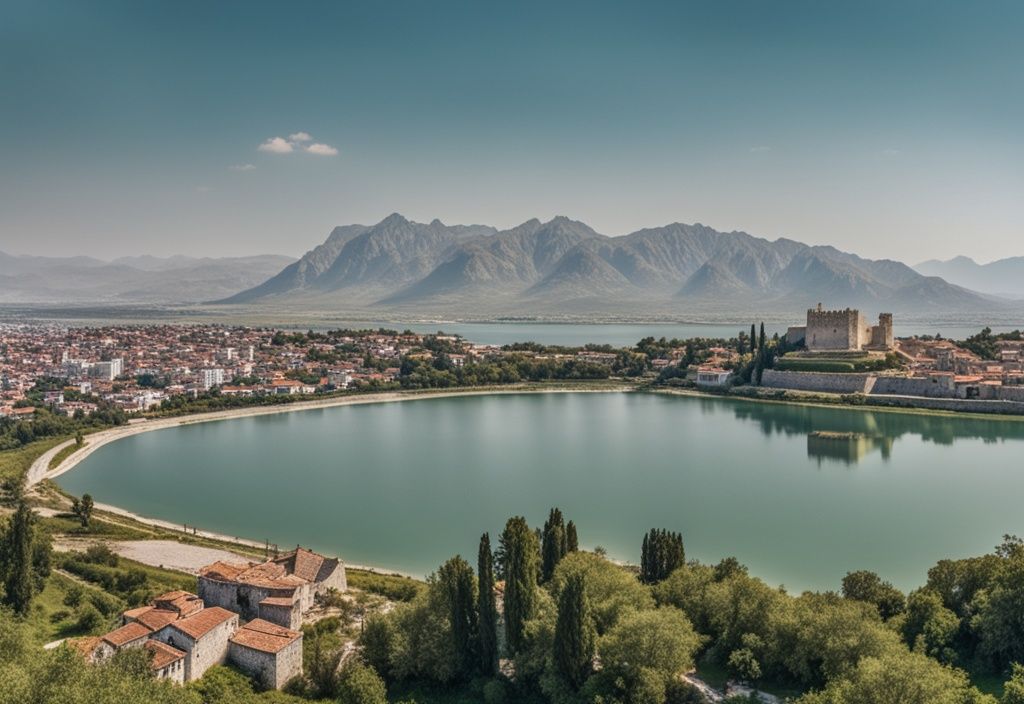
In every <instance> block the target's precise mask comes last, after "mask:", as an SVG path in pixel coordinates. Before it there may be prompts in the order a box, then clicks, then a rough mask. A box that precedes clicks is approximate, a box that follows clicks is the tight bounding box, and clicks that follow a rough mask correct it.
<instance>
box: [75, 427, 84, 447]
mask: <svg viewBox="0 0 1024 704" xmlns="http://www.w3.org/2000/svg"><path fill="white" fill-rule="evenodd" d="M84 444H85V436H84V435H82V431H81V430H76V431H75V447H81V446H82V445H84Z"/></svg>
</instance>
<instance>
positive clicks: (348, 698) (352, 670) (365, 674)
mask: <svg viewBox="0 0 1024 704" xmlns="http://www.w3.org/2000/svg"><path fill="white" fill-rule="evenodd" d="M387 701H388V692H387V688H386V687H385V686H384V680H382V679H381V678H380V675H379V674H377V671H376V670H374V669H373V668H372V667H369V666H368V665H363V664H361V663H358V662H354V663H352V664H350V665H346V666H345V668H344V669H343V670H342V671H341V675H340V676H339V680H338V704H387Z"/></svg>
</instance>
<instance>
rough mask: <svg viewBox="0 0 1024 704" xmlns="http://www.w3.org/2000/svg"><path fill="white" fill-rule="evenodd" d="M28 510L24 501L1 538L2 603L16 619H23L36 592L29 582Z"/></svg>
mask: <svg viewBox="0 0 1024 704" xmlns="http://www.w3.org/2000/svg"><path fill="white" fill-rule="evenodd" d="M33 522H34V521H33V517H32V510H31V509H30V508H29V507H28V504H27V503H26V502H25V500H24V499H22V500H21V501H19V502H18V508H17V510H16V511H15V512H14V515H13V516H12V517H11V521H10V525H9V526H8V528H7V530H6V531H5V533H4V536H3V542H2V551H0V566H2V568H3V570H2V571H3V574H4V596H3V603H4V604H6V605H8V606H10V607H11V609H13V610H14V612H15V613H16V614H18V615H20V616H27V615H28V612H29V607H30V605H31V603H32V597H33V596H34V592H35V591H36V589H35V585H34V583H33V579H32V562H33V559H32V543H33V533H34V527H33Z"/></svg>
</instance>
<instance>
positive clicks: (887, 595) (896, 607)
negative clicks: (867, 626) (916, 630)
mask: <svg viewBox="0 0 1024 704" xmlns="http://www.w3.org/2000/svg"><path fill="white" fill-rule="evenodd" d="M843 596H844V597H846V598H847V599H854V600H856V601H866V602H868V603H869V604H874V605H875V607H876V608H877V609H878V613H879V615H880V616H881V617H882V618H883V619H885V620H886V621H888V620H889V619H890V618H892V617H893V616H896V615H897V614H901V613H903V611H904V610H905V609H906V598H905V597H904V596H903V592H901V591H900V590H899V589H897V588H896V587H894V586H892V584H890V583H889V582H883V581H882V579H881V578H880V577H879V576H878V575H877V574H875V573H874V572H869V571H868V570H858V571H856V572H847V573H846V576H845V577H843Z"/></svg>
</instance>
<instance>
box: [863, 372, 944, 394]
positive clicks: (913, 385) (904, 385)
mask: <svg viewBox="0 0 1024 704" xmlns="http://www.w3.org/2000/svg"><path fill="white" fill-rule="evenodd" d="M871 394H872V395H880V394H881V395H884V394H890V395H897V396H926V397H929V398H952V397H953V395H954V394H953V392H951V391H949V390H948V389H946V388H943V387H942V386H941V385H940V384H939V383H938V382H935V381H932V380H931V379H918V378H914V379H911V378H908V377H900V376H880V377H878V378H877V379H876V380H875V385H874V387H873V388H872V389H871Z"/></svg>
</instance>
